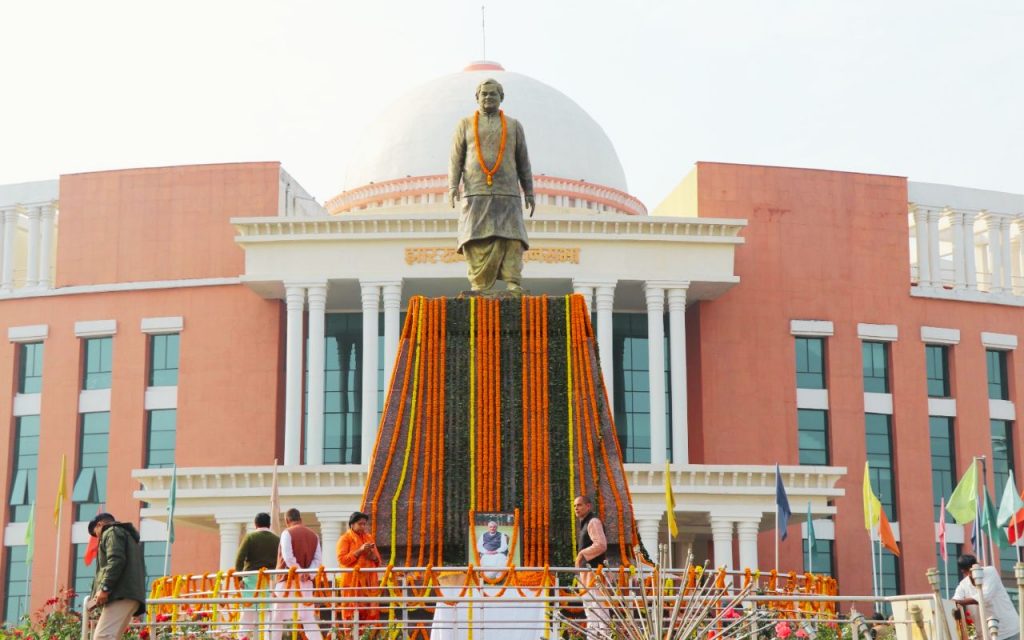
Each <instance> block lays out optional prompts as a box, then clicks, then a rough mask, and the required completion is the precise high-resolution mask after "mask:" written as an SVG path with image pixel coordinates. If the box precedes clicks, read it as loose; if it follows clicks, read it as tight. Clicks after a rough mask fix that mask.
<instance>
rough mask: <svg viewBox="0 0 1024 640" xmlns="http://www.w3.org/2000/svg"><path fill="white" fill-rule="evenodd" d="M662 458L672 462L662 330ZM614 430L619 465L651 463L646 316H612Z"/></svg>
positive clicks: (667, 367) (669, 409) (668, 391)
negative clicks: (663, 436)
mask: <svg viewBox="0 0 1024 640" xmlns="http://www.w3.org/2000/svg"><path fill="white" fill-rule="evenodd" d="M665 336H666V337H665V347H664V348H665V353H666V358H665V432H666V433H665V444H666V451H665V455H666V457H667V459H669V460H671V459H672V435H671V434H672V429H671V428H670V425H671V424H672V416H671V409H672V402H671V399H670V396H669V393H670V384H669V377H670V371H669V368H670V367H669V358H668V357H667V354H668V337H667V336H668V331H665ZM612 347H613V350H612V364H613V373H612V376H613V378H614V387H615V401H614V404H615V427H616V429H617V430H618V437H619V447H620V448H621V449H622V457H623V462H650V461H651V390H650V366H649V364H648V361H647V314H646V313H616V314H614V315H613V316H612Z"/></svg>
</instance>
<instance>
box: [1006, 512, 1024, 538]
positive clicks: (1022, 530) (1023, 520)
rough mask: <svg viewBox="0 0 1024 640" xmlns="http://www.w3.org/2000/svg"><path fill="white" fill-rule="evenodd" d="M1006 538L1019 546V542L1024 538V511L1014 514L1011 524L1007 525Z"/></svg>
mask: <svg viewBox="0 0 1024 640" xmlns="http://www.w3.org/2000/svg"><path fill="white" fill-rule="evenodd" d="M1006 537H1007V538H1009V540H1010V544H1017V541H1018V540H1020V539H1021V538H1024V509H1021V510H1020V511H1018V512H1017V513H1015V514H1013V517H1012V518H1010V522H1009V523H1007V525H1006Z"/></svg>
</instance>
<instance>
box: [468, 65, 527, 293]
mask: <svg viewBox="0 0 1024 640" xmlns="http://www.w3.org/2000/svg"><path fill="white" fill-rule="evenodd" d="M504 99H505V90H504V89H503V88H502V86H501V84H500V83H499V82H498V81H497V80H493V79H490V78H489V79H487V80H484V81H483V82H481V83H480V84H479V85H478V86H477V88H476V100H477V104H479V105H480V108H479V109H478V110H477V111H476V112H475V113H474V114H473V115H471V116H469V117H466V118H463V119H462V120H460V121H459V125H458V126H457V127H456V128H455V137H454V139H453V140H452V154H451V161H450V162H449V164H448V202H449V204H451V206H452V208H454V207H455V202H456V201H457V200H459V199H460V195H459V183H460V182H461V183H462V198H461V199H462V214H461V215H460V216H459V239H458V242H459V245H458V252H459V253H461V254H463V255H465V256H466V264H467V265H468V267H469V283H470V285H471V286H472V289H473V292H474V293H480V294H485V295H486V294H487V293H489V292H490V291H491V289H492V288H493V287H494V281H495V280H498V279H501V280H504V281H505V283H506V285H507V287H508V290H509V291H510V292H512V293H515V294H521V293H522V286H521V284H520V283H521V281H522V275H523V252H524V251H526V250H527V249H528V248H529V241H528V240H527V237H526V225H525V224H523V195H525V199H526V206H527V207H528V208H529V209H530V217H533V209H534V199H533V172H532V171H531V170H530V156H529V154H528V153H527V151H526V134H524V133H523V127H522V125H521V124H519V121H518V120H514V119H512V118H509V117H508V116H506V115H505V113H504V112H503V111H501V110H500V109H498V107H499V106H500V105H501V101H502V100H504ZM520 188H522V194H523V195H520Z"/></svg>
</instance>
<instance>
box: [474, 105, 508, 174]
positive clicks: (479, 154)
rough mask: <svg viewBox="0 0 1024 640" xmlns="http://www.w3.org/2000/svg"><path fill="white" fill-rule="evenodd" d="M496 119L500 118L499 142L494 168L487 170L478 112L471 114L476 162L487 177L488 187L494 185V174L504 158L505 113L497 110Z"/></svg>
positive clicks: (506, 127) (506, 132)
mask: <svg viewBox="0 0 1024 640" xmlns="http://www.w3.org/2000/svg"><path fill="white" fill-rule="evenodd" d="M498 117H500V118H501V142H500V143H499V144H498V157H497V158H495V160H494V166H493V167H492V168H490V169H488V168H487V163H486V162H484V151H483V146H484V145H483V143H482V142H481V140H480V112H479V111H476V112H474V113H473V135H474V136H476V161H477V162H478V163H479V164H480V169H481V170H482V171H483V172H484V174H485V175H486V176H487V186H488V187H490V186H492V185H493V184H494V174H496V173H497V172H498V169H499V168H500V167H501V160H502V158H504V157H505V142H506V141H507V139H508V123H506V122H505V112H504V111H502V110H501V109H498Z"/></svg>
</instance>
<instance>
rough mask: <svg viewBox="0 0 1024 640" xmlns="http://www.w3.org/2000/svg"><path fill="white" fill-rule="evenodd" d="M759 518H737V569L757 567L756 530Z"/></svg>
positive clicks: (753, 568)
mask: <svg viewBox="0 0 1024 640" xmlns="http://www.w3.org/2000/svg"><path fill="white" fill-rule="evenodd" d="M760 524H761V519H760V518H757V517H749V518H737V519H736V537H737V538H738V539H739V541H740V566H739V569H740V570H743V569H750V570H752V571H753V570H756V569H757V532H758V529H759V528H760Z"/></svg>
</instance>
